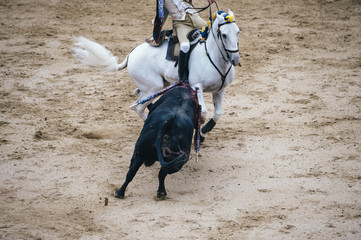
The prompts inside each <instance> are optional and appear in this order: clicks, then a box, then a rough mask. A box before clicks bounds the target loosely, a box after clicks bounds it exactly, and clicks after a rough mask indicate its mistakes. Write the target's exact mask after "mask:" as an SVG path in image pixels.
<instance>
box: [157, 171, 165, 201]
mask: <svg viewBox="0 0 361 240" xmlns="http://www.w3.org/2000/svg"><path fill="white" fill-rule="evenodd" d="M166 176H167V173H166V172H165V171H164V170H163V168H161V169H160V170H159V173H158V180H159V187H158V191H157V197H158V198H165V197H166V196H167V192H166V191H165V185H164V180H165V177H166Z"/></svg>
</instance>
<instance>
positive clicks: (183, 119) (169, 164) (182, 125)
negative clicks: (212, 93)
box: [114, 86, 198, 198]
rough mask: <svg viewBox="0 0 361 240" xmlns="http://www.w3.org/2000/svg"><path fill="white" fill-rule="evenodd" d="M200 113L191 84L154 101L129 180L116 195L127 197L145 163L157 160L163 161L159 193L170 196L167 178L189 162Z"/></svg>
mask: <svg viewBox="0 0 361 240" xmlns="http://www.w3.org/2000/svg"><path fill="white" fill-rule="evenodd" d="M197 112H198V102H197V100H196V99H195V92H194V91H193V90H192V89H191V88H190V87H188V86H179V87H176V88H173V89H171V90H169V91H168V92H166V93H165V94H164V95H163V96H162V97H161V98H159V100H158V101H156V102H155V103H154V104H153V106H152V107H151V109H150V111H149V114H148V117H147V119H146V121H145V123H144V126H143V129H142V131H141V133H140V136H139V138H138V140H137V143H136V144H135V149H134V153H133V156H132V159H131V162H130V167H129V171H128V173H127V176H126V179H125V182H124V184H123V185H122V187H121V188H119V189H118V190H116V191H115V193H114V196H115V197H118V198H124V194H125V189H126V188H127V186H128V184H129V183H130V182H131V181H132V180H133V178H134V176H135V174H136V173H137V171H138V169H139V168H140V166H141V165H142V164H143V163H144V165H145V166H151V165H153V164H154V163H155V161H157V160H158V161H159V162H160V164H161V168H160V170H159V174H158V179H159V187H158V191H157V196H158V197H165V196H166V195H167V193H166V190H165V185H164V180H165V177H166V176H167V175H168V174H172V173H175V172H178V171H179V170H180V169H181V168H182V166H183V165H184V164H185V163H186V162H187V161H188V158H189V154H190V151H191V145H192V136H193V130H194V128H195V126H196V121H197V120H196V117H197Z"/></svg>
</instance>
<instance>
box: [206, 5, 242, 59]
mask: <svg viewBox="0 0 361 240" xmlns="http://www.w3.org/2000/svg"><path fill="white" fill-rule="evenodd" d="M212 19H213V24H212V29H211V31H212V34H213V36H216V37H215V39H216V41H218V42H219V43H218V45H219V47H220V48H221V50H222V51H223V52H224V53H225V55H226V56H227V60H228V61H230V62H231V63H232V64H233V65H234V66H237V65H239V66H240V65H241V64H240V56H239V49H238V34H239V28H238V26H237V24H236V23H235V17H234V15H233V12H232V11H231V10H228V13H226V12H224V11H219V12H216V13H214V14H213V16H212Z"/></svg>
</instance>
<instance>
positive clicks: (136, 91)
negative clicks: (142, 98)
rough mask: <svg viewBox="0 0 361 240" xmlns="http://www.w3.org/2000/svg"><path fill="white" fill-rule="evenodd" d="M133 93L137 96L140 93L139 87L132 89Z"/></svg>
mask: <svg viewBox="0 0 361 240" xmlns="http://www.w3.org/2000/svg"><path fill="white" fill-rule="evenodd" d="M134 94H135V95H136V96H137V97H139V95H140V89H139V88H136V89H134Z"/></svg>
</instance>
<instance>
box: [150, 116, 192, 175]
mask: <svg viewBox="0 0 361 240" xmlns="http://www.w3.org/2000/svg"><path fill="white" fill-rule="evenodd" d="M174 117H175V116H174V115H173V116H171V117H170V118H169V119H168V120H167V121H165V122H164V123H163V125H162V126H161V127H160V129H159V132H158V134H157V139H156V149H157V156H158V160H159V162H160V164H161V166H162V168H163V169H164V170H166V171H167V172H168V173H169V174H171V173H174V172H177V171H179V170H180V169H181V168H182V166H183V165H184V164H185V163H186V162H187V161H188V154H187V153H186V152H184V151H182V150H179V151H178V152H172V151H171V150H170V149H169V148H168V147H167V146H166V145H167V144H166V143H164V137H165V135H166V129H167V128H168V127H169V126H170V125H171V124H172V123H173V120H174ZM166 153H168V156H166V155H167V154H166ZM164 158H166V159H164Z"/></svg>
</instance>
